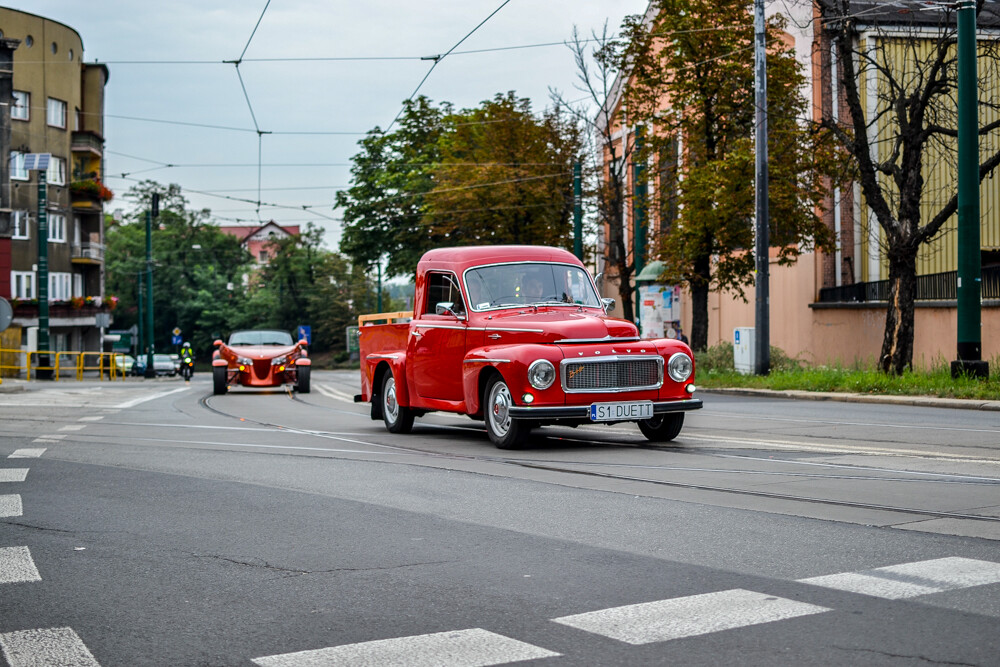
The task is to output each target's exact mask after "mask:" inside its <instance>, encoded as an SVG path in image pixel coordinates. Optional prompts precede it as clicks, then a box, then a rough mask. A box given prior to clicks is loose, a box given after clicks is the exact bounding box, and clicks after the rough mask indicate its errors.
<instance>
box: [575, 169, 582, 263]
mask: <svg viewBox="0 0 1000 667" xmlns="http://www.w3.org/2000/svg"><path fill="white" fill-rule="evenodd" d="M573 254H574V255H576V258H577V259H578V260H580V261H581V262H582V261H583V165H581V164H580V163H579V162H574V163H573Z"/></svg>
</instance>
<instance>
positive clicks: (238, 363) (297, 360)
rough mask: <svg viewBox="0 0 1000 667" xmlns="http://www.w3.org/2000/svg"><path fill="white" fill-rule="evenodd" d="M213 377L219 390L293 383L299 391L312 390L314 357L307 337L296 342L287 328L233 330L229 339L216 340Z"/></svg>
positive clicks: (216, 391)
mask: <svg viewBox="0 0 1000 667" xmlns="http://www.w3.org/2000/svg"><path fill="white" fill-rule="evenodd" d="M215 347H216V350H215V352H214V353H213V354H212V381H213V390H214V392H215V393H216V394H225V393H226V392H227V391H228V390H229V387H231V386H233V385H242V386H244V387H281V386H285V385H291V386H292V387H293V388H294V389H295V390H296V391H298V392H299V393H300V394H308V393H309V375H310V372H311V370H312V366H311V364H312V361H311V360H310V359H309V354H308V351H307V349H306V348H307V347H308V343H306V341H305V340H300V341H299V342H297V343H296V342H294V341H293V340H292V336H291V334H289V333H288V332H287V331H275V330H270V329H266V330H251V331H234V332H233V333H232V335H230V336H229V342H228V343H223V342H222V341H221V340H217V341H215Z"/></svg>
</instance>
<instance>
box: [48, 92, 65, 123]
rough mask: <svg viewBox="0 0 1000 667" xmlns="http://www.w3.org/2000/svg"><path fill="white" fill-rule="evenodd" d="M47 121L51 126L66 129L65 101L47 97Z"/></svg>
mask: <svg viewBox="0 0 1000 667" xmlns="http://www.w3.org/2000/svg"><path fill="white" fill-rule="evenodd" d="M48 123H49V125H51V126H52V127H61V128H63V129H66V103H65V102H63V101H62V100H57V99H56V98H54V97H50V98H49V107H48Z"/></svg>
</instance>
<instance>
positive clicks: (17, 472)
mask: <svg viewBox="0 0 1000 667" xmlns="http://www.w3.org/2000/svg"><path fill="white" fill-rule="evenodd" d="M27 476H28V468H0V482H23V481H24V480H25V478H27Z"/></svg>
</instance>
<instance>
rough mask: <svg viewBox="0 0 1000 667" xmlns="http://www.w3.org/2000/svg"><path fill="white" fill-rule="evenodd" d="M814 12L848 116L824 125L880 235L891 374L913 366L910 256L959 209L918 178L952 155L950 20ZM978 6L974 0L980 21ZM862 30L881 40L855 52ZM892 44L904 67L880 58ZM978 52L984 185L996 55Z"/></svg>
mask: <svg viewBox="0 0 1000 667" xmlns="http://www.w3.org/2000/svg"><path fill="white" fill-rule="evenodd" d="M816 4H817V6H818V8H819V14H820V18H821V20H822V25H823V26H824V30H825V38H826V39H828V40H831V41H832V43H833V45H834V48H835V49H836V54H837V62H838V65H839V67H840V68H841V72H840V76H839V77H838V80H839V81H841V82H842V84H843V99H844V101H845V102H846V110H847V113H846V114H845V115H846V116H847V117H846V118H843V119H841V120H840V121H839V122H838V120H837V119H834V118H833V117H832V116H831V115H829V114H828V115H826V116H824V117H823V119H822V125H823V126H824V127H826V128H829V129H830V130H832V131H833V132H834V133H835V134H836V136H837V138H838V140H839V141H840V143H841V144H842V145H843V146H844V148H845V149H846V150H847V151H848V152H849V153H850V154H851V157H852V158H853V160H854V162H855V166H856V169H857V174H856V177H857V180H858V182H859V183H860V186H861V192H862V194H863V195H864V199H865V203H866V205H867V206H868V207H870V209H871V211H872V212H873V213H874V218H875V220H876V221H877V222H878V226H879V228H880V229H881V232H882V234H881V241H880V242H881V244H882V252H883V254H884V256H885V258H886V260H887V262H888V268H889V297H888V308H887V313H886V322H885V332H884V335H883V338H882V350H881V354H880V356H879V366H880V368H881V369H882V370H883V371H884V372H886V373H891V374H896V375H898V374H901V373H903V371H904V370H905V369H906V368H909V367H912V364H913V336H914V300H915V298H916V288H917V256H918V254H919V253H920V250H921V247H922V246H924V245H925V244H928V243H931V242H932V241H934V240H935V238H936V237H937V235H938V233H939V232H940V231H941V230H942V227H943V225H944V224H945V222H946V221H947V220H948V219H949V218H951V217H952V216H953V215H954V214H955V212H956V211H957V208H958V193H957V190H949V191H948V192H946V193H933V192H930V191H929V190H928V184H927V182H926V181H925V173H924V169H925V167H927V166H929V165H930V164H932V163H935V162H938V161H947V162H950V163H954V161H955V156H956V152H957V151H956V145H955V141H954V140H955V138H956V137H957V136H958V129H957V118H956V113H955V109H956V107H957V103H956V91H957V56H956V51H955V48H954V45H955V40H956V35H957V26H956V23H955V14H954V10H953V5H947V4H944V3H941V4H937V5H935V6H934V7H933V8H931V7H925V6H924V3H912V4H913V5H914V7H913V8H912V9H907V13H901V12H900V11H899V10H900V8H899V7H897V6H893V7H891V11H889V10H888V9H887V10H886V11H877V10H878V7H877V6H875V4H874V3H870V2H864V3H860V2H850V1H849V0H817V2H816ZM896 4H899V3H896ZM904 4H908V3H904ZM991 4H992V3H991ZM983 5H984V2H983V0H978V2H977V3H976V11H977V14H978V13H979V12H980V11H981V10H982V8H983ZM903 9H906V8H905V7H904V8H903ZM929 9H933V10H934V11H927V10H929ZM994 11H995V10H994ZM861 22H863V23H864V24H865V25H866V26H868V29H869V30H871V29H874V32H875V34H876V35H877V36H878V39H877V40H875V41H874V46H873V45H872V41H873V40H868V43H867V44H866V45H865V46H864V47H862V46H861V44H860V38H859V24H860V23H861ZM887 29H889V30H891V34H889V33H887V32H886V30H887ZM892 40H907V42H908V43H909V45H910V47H909V48H907V49H906V50H905V51H906V54H907V55H906V59H905V61H904V62H900V59H899V58H893V57H892V56H891V55H889V53H888V52H887V48H888V45H889V44H890V43H891V41H892ZM920 45H925V46H926V47H927V48H921V47H920ZM979 49H980V55H979V58H978V61H979V67H980V79H979V81H980V85H979V105H980V107H981V108H982V109H989V110H991V113H992V114H993V115H992V116H991V118H992V120H989V121H988V122H986V123H985V124H983V125H981V126H980V128H979V136H980V145H981V146H983V147H984V150H983V151H982V152H981V163H980V165H979V180H980V182H982V181H983V180H984V179H986V178H987V177H989V176H991V175H992V174H993V172H994V170H995V169H996V167H997V165H998V164H1000V150H997V149H996V146H997V143H998V136H1000V121H997V120H996V111H997V109H998V102H997V98H996V90H995V85H996V81H997V77H998V75H1000V53H998V43H997V41H996V40H992V41H988V40H981V41H979ZM984 70H985V72H984ZM872 78H876V79H877V80H878V81H879V85H878V86H877V89H876V90H874V91H872V92H871V93H870V94H871V95H873V96H874V98H875V99H874V100H869V105H870V106H871V109H870V110H869V109H868V108H866V106H865V105H864V104H863V103H862V93H861V90H860V89H859V85H860V84H861V82H863V81H868V80H871V79H872ZM982 117H984V118H985V117H986V116H985V114H984V116H982ZM872 236H873V235H872V234H871V233H869V238H872Z"/></svg>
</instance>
